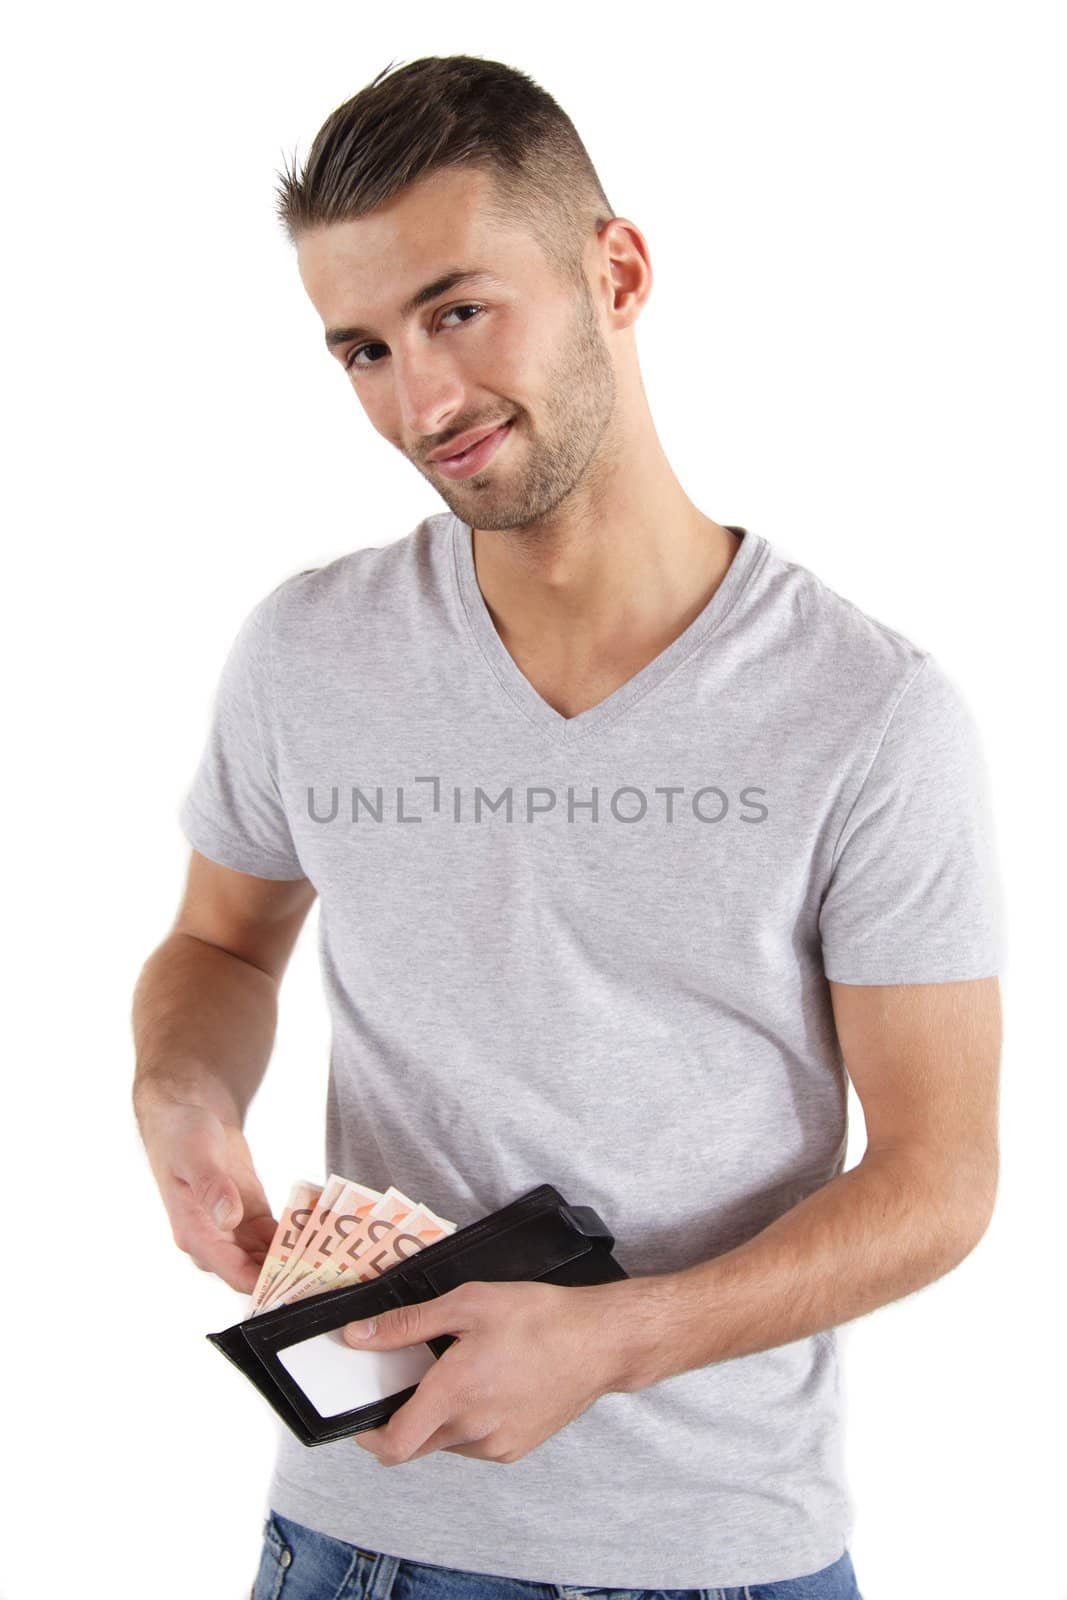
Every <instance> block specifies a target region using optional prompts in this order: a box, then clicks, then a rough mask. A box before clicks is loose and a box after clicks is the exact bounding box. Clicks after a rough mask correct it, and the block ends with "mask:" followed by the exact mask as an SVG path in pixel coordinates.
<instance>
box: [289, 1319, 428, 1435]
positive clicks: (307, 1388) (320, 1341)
mask: <svg viewBox="0 0 1067 1600" xmlns="http://www.w3.org/2000/svg"><path fill="white" fill-rule="evenodd" d="M278 1360H279V1361H280V1362H281V1364H282V1366H283V1367H284V1368H285V1369H286V1371H287V1372H288V1373H289V1374H290V1376H291V1377H292V1378H293V1379H294V1380H295V1381H296V1383H297V1384H299V1386H300V1388H301V1389H302V1390H303V1391H304V1393H305V1394H306V1395H307V1397H308V1399H309V1400H310V1401H311V1404H312V1405H313V1406H314V1407H315V1410H316V1411H317V1412H318V1413H319V1416H320V1417H336V1416H340V1415H341V1413H342V1412H345V1411H351V1410H353V1409H354V1407H356V1406H365V1405H370V1404H372V1403H373V1402H374V1401H376V1400H384V1399H386V1397H387V1396H388V1395H391V1394H398V1393H399V1392H400V1390H401V1389H409V1388H410V1387H411V1386H412V1384H416V1383H418V1382H419V1380H420V1379H421V1378H422V1377H424V1376H425V1374H426V1373H427V1372H429V1370H430V1368H431V1367H433V1366H436V1364H437V1358H436V1356H435V1355H434V1353H433V1351H432V1350H431V1349H430V1348H429V1346H428V1345H425V1344H412V1345H408V1346H406V1347H405V1348H404V1349H403V1350H360V1349H358V1348H355V1347H353V1346H352V1345H350V1344H346V1343H345V1340H344V1329H343V1328H331V1329H330V1331H329V1332H328V1333H316V1334H313V1335H312V1337H311V1338H310V1339H302V1340H301V1341H300V1343H299V1344H291V1345H287V1346H285V1348H284V1349H281V1350H279V1351H278Z"/></svg>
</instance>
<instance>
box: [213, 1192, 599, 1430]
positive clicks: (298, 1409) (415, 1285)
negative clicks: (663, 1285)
mask: <svg viewBox="0 0 1067 1600" xmlns="http://www.w3.org/2000/svg"><path fill="white" fill-rule="evenodd" d="M614 1243H615V1240H614V1237H613V1236H612V1234H611V1233H610V1232H609V1231H608V1229H607V1227H606V1226H605V1224H604V1222H603V1221H602V1220H601V1218H600V1217H599V1216H598V1215H597V1213H596V1212H595V1211H594V1210H593V1209H592V1208H591V1207H590V1206H572V1205H568V1204H567V1202H566V1200H564V1198H563V1196H562V1195H561V1194H560V1192H559V1190H558V1189H556V1188H555V1187H554V1186H553V1185H552V1184H550V1183H543V1184H540V1185H539V1186H538V1187H537V1188H536V1189H530V1190H528V1191H527V1193H526V1194H523V1195H520V1196H519V1198H518V1199H517V1200H513V1201H511V1202H510V1204H508V1205H506V1206H502V1207H501V1208H500V1209H499V1210H497V1211H491V1212H489V1214H488V1215H487V1216H484V1217H481V1218H480V1219H479V1220H478V1221H477V1222H471V1223H468V1224H467V1226H466V1227H463V1228H457V1229H456V1231H455V1233H451V1234H448V1235H446V1237H445V1238H443V1239H438V1240H437V1241H436V1243H434V1244H430V1245H426V1246H425V1248H424V1249H422V1250H418V1251H416V1252H415V1254H414V1255H411V1256H407V1257H406V1258H405V1259H404V1260H402V1261H397V1262H394V1263H393V1265H392V1266H391V1267H389V1268H387V1269H386V1271H385V1272H383V1273H381V1274H380V1275H379V1276H378V1277H376V1278H371V1279H369V1280H367V1281H366V1282H363V1283H354V1284H351V1285H349V1286H348V1287H347V1288H342V1289H328V1290H326V1291H324V1292H323V1293H322V1294H317V1295H311V1296H309V1297H308V1298H307V1299H305V1300H298V1301H296V1302H294V1303H293V1304H292V1305H281V1306H275V1307H274V1308H273V1310H271V1311H262V1312H260V1314H259V1315H258V1316H256V1317H250V1318H249V1319H248V1320H247V1321H245V1322H237V1323H235V1324H234V1325H233V1327H232V1328H226V1329H225V1330H224V1331H223V1332H222V1333H209V1334H208V1335H207V1338H208V1339H210V1340H211V1343H212V1344H213V1345H215V1346H216V1348H217V1349H219V1350H221V1351H222V1353H223V1355H225V1356H228V1357H229V1359H230V1360H231V1361H232V1362H233V1363H234V1365H235V1366H237V1367H240V1369H241V1371H242V1372H243V1373H244V1374H245V1376H246V1377H247V1378H249V1379H250V1380H251V1381H252V1383H254V1384H255V1386H256V1388H257V1389H258V1390H259V1392H260V1393H261V1394H262V1395H263V1396H264V1397H265V1398H266V1399H267V1400H269V1402H270V1404H271V1405H272V1406H273V1407H274V1409H275V1411H276V1412H277V1413H278V1415H279V1416H280V1417H281V1418H282V1420H283V1422H285V1423H287V1424H288V1426H289V1427H290V1428H291V1429H292V1431H293V1433H295V1434H296V1437H297V1438H298V1439H299V1440H300V1441H301V1443H303V1444H306V1445H316V1444H327V1443H329V1442H330V1441H331V1440H334V1439H344V1438H347V1437H348V1435H349V1434H353V1433H362V1432H363V1430H364V1429H365V1428H379V1427H381V1425H382V1424H383V1423H384V1422H387V1421H388V1420H389V1418H390V1417H391V1416H392V1415H393V1412H394V1411H397V1410H398V1409H399V1408H400V1406H402V1405H403V1404H404V1402H405V1400H407V1399H409V1398H410V1396H411V1395H413V1394H414V1392H415V1390H416V1388H417V1387H418V1383H419V1379H420V1378H421V1377H423V1376H424V1375H425V1373H427V1372H429V1371H430V1369H431V1368H432V1366H433V1364H434V1361H436V1360H437V1358H438V1357H439V1356H443V1355H444V1353H445V1351H446V1350H447V1349H448V1347H449V1345H450V1344H452V1343H453V1342H454V1341H453V1336H452V1335H451V1334H441V1335H440V1336H439V1337H438V1338H435V1339H429V1340H427V1341H426V1343H425V1344H417V1345H410V1346H408V1347H407V1348H406V1349H402V1350H369V1349H368V1350H360V1349H358V1348H356V1347H353V1346H351V1345H348V1344H346V1343H345V1342H344V1339H343V1337H342V1333H341V1330H342V1328H343V1326H344V1325H345V1323H348V1322H357V1321H359V1320H360V1319H361V1318H363V1317H372V1316H374V1315H375V1314H376V1313H377V1312H380V1311H388V1310H390V1309H391V1308H392V1307H393V1306H401V1305H413V1304H415V1303H416V1302H418V1301H421V1300H429V1299H431V1298H432V1297H433V1296H434V1295H439V1294H447V1293H448V1291H449V1290H450V1289H454V1288H456V1287H457V1285H459V1284H461V1283H467V1282H470V1281H472V1280H476V1281H479V1282H483V1283H484V1282H487V1281H494V1282H515V1281H518V1280H534V1279H536V1280H539V1281H542V1282H544V1283H559V1284H575V1285H578V1284H592V1283H611V1282H614V1281H616V1280H617V1279H620V1278H628V1277H629V1273H628V1272H626V1270H625V1269H624V1268H623V1267H621V1266H620V1265H619V1263H618V1262H617V1261H616V1259H615V1257H614V1256H613V1255H612V1253H611V1251H612V1246H613V1245H614Z"/></svg>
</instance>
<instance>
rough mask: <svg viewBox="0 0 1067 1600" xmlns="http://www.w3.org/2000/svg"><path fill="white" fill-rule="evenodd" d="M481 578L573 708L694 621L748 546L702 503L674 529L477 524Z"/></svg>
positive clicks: (520, 655)
mask: <svg viewBox="0 0 1067 1600" xmlns="http://www.w3.org/2000/svg"><path fill="white" fill-rule="evenodd" d="M472 537H473V552H474V561H475V569H476V572H477V577H478V585H479V588H480V589H481V591H482V595H483V597H484V599H485V603H486V606H487V608H488V610H489V613H490V616H491V617H492V620H493V623H494V625H495V627H496V630H497V632H498V633H499V635H500V637H501V640H502V642H503V643H504V645H505V647H506V648H507V650H508V652H509V654H510V655H511V656H512V658H513V659H514V661H515V663H516V665H517V666H518V667H519V669H520V671H521V672H522V673H523V674H524V676H525V677H526V678H528V679H529V681H530V682H531V683H532V684H533V686H534V687H535V688H536V689H537V690H538V692H539V693H540V694H541V695H542V697H543V698H544V699H545V700H547V701H548V702H549V704H551V705H553V706H554V707H555V708H556V709H557V710H558V711H559V712H560V714H561V715H563V716H567V717H570V716H577V715H578V714H579V713H580V712H581V711H583V710H585V709H587V708H588V706H590V705H595V704H598V703H599V702H600V701H601V700H603V699H605V698H606V697H607V695H609V694H611V693H612V692H613V691H614V690H615V689H616V688H618V687H620V685H621V684H623V683H625V682H626V681H627V680H628V679H629V678H631V677H633V676H634V675H635V673H637V672H639V671H640V670H641V669H642V667H644V666H645V665H647V663H648V662H650V661H652V660H654V659H655V657H656V656H658V655H660V654H661V652H662V651H664V650H665V649H667V647H668V646H669V645H670V644H671V643H673V641H674V640H675V639H676V638H677V637H678V636H679V634H681V633H683V632H684V631H685V629H686V628H687V627H689V625H690V623H692V622H693V621H694V620H695V618H696V617H697V616H699V614H700V612H701V611H703V609H704V607H705V606H706V605H707V604H708V602H709V601H710V600H711V598H712V596H713V595H714V593H715V591H716V590H717V589H718V587H719V585H720V584H721V583H722V581H723V579H724V577H725V576H726V573H727V570H728V569H729V566H730V563H731V562H732V560H733V559H734V556H735V555H736V554H737V551H738V549H739V548H740V539H739V537H738V535H737V534H734V533H731V532H730V531H729V529H728V528H724V527H722V526H721V525H720V524H719V523H716V522H713V521H712V520H711V519H710V518H708V517H705V516H703V515H702V514H701V513H700V512H698V511H696V509H695V508H693V512H692V516H691V517H689V518H687V519H686V520H685V522H684V523H682V524H680V525H675V526H674V527H673V528H670V529H669V530H668V529H665V528H664V525H663V524H662V523H661V524H659V525H658V526H656V527H655V528H652V529H650V528H647V527H645V528H640V527H635V526H634V525H633V524H629V525H628V524H626V523H625V522H623V523H620V525H619V526H618V527H617V528H615V529H612V530H600V531H597V530H592V531H589V530H587V529H582V530H580V531H578V532H575V533H574V534H573V536H571V537H569V538H567V539H560V538H558V537H556V538H553V539H552V540H551V542H550V543H549V541H547V540H546V541H545V543H544V544H543V545H539V544H538V542H537V541H536V540H534V539H531V538H530V536H529V535H527V534H521V535H519V537H518V538H516V537H515V536H514V535H513V534H512V533H511V532H510V531H508V530H502V531H491V532H485V531H483V530H480V529H475V530H474V532H473V535H472Z"/></svg>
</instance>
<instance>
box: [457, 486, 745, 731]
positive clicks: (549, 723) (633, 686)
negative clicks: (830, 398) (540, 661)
mask: <svg viewBox="0 0 1067 1600" xmlns="http://www.w3.org/2000/svg"><path fill="white" fill-rule="evenodd" d="M449 519H450V532H451V539H452V556H453V563H452V564H453V571H454V573H455V577H456V585H457V589H458V592H459V595H460V599H461V601H462V606H463V611H464V613H465V615H466V618H467V621H468V623H469V625H470V629H471V632H472V634H473V635H474V639H475V641H476V643H477V644H478V646H479V648H480V649H481V652H482V654H483V655H484V657H485V660H486V661H487V663H488V665H489V667H490V668H491V669H492V671H493V673H494V675H495V676H496V678H497V680H498V681H499V683H500V684H501V687H502V688H503V689H504V690H505V692H506V693H507V694H508V695H510V697H511V699H512V700H513V701H514V702H515V704H516V705H517V706H518V708H519V710H520V711H522V712H523V713H524V715H525V716H526V717H528V718H529V720H530V721H531V722H532V723H534V724H535V725H536V726H537V727H538V728H540V729H542V730H543V731H544V732H545V733H547V734H549V735H550V736H551V737H552V738H554V739H555V740H556V741H557V742H558V743H560V744H568V745H569V744H572V743H573V742H574V741H575V740H576V739H579V738H582V737H583V736H584V735H585V734H587V733H591V732H592V731H593V730H594V729H598V728H603V727H604V726H605V725H606V724H607V723H609V722H613V721H614V720H615V718H616V717H619V716H621V715H622V713H623V712H624V711H627V710H629V708H630V707H631V706H632V705H634V704H635V703H636V701H638V700H641V699H643V698H644V696H645V695H646V694H649V693H650V692H651V691H652V690H653V689H655V688H656V687H657V686H658V685H659V684H661V683H662V682H663V680H664V679H665V678H666V677H667V676H668V674H669V673H671V672H673V671H674V670H675V668H676V667H679V666H681V664H682V662H683V661H685V660H686V659H687V658H688V657H689V656H690V655H691V654H692V653H693V651H694V650H696V649H698V648H699V646H700V645H702V644H703V643H704V642H705V640H706V639H707V638H708V636H709V635H710V634H711V633H712V632H713V630H714V629H715V628H717V627H718V626H719V624H720V623H721V622H722V621H723V619H724V617H725V616H726V615H727V614H728V612H730V611H731V610H732V609H733V607H734V605H735V603H736V601H737V599H738V597H739V596H740V594H741V592H742V590H743V589H744V588H745V587H746V585H747V584H748V581H749V579H750V578H751V577H752V575H753V573H754V572H755V571H756V570H757V569H758V567H759V566H760V565H761V564H762V559H763V557H765V555H766V554H767V551H768V550H769V548H770V547H769V545H768V544H767V541H766V540H765V539H763V538H761V537H760V535H759V534H756V533H752V532H751V531H750V530H749V529H747V528H742V527H735V526H734V525H732V524H730V523H726V524H725V526H726V527H728V528H729V529H730V531H731V533H737V534H740V535H741V544H740V546H739V548H738V550H737V552H736V553H735V555H734V558H733V560H732V561H731V562H730V565H729V566H728V567H727V569H726V574H725V576H724V577H723V580H722V582H721V583H720V584H719V587H718V588H717V589H716V590H715V593H714V594H713V595H712V597H711V599H710V600H709V601H708V603H707V605H706V606H705V607H704V609H703V610H702V611H700V612H699V613H698V614H697V616H695V617H694V618H693V620H692V622H691V623H690V624H689V626H688V627H687V628H686V629H685V630H684V631H683V632H682V633H680V634H679V635H678V637H677V639H674V640H672V641H671V643H670V644H669V645H667V647H666V648H665V649H664V650H661V651H660V653H659V655H657V656H654V657H653V658H652V660H651V661H649V662H648V663H647V664H646V665H645V666H643V667H642V668H641V670H640V671H639V672H636V673H635V674H634V675H633V677H632V678H627V680H626V682H625V683H623V684H620V685H619V687H618V688H617V689H615V690H614V691H613V692H612V693H611V694H609V695H608V696H607V698H606V699H605V700H600V701H598V702H597V704H596V705H595V706H590V707H589V708H588V709H587V710H585V711H580V712H579V713H578V715H577V716H574V717H565V716H563V715H562V713H561V712H559V711H557V710H556V708H555V706H551V705H549V703H548V701H547V700H546V699H545V698H544V697H543V696H542V695H541V694H539V693H538V691H537V690H536V689H535V688H534V686H533V684H532V683H531V682H530V680H529V678H527V677H526V675H525V674H524V673H523V672H522V671H520V669H519V667H518V664H517V663H516V661H515V659H514V657H513V656H512V655H511V654H510V652H509V651H508V649H507V646H506V645H505V644H504V641H503V639H501V637H500V635H499V633H498V632H497V631H496V624H495V623H494V622H493V619H492V617H491V616H490V614H489V608H488V606H487V605H486V603H485V596H484V595H483V594H482V591H481V588H480V587H479V584H478V574H477V570H476V568H475V565H474V542H473V537H472V534H471V528H470V524H469V523H467V522H463V521H461V520H460V518H459V517H457V516H456V515H455V514H454V513H452V512H450V513H449Z"/></svg>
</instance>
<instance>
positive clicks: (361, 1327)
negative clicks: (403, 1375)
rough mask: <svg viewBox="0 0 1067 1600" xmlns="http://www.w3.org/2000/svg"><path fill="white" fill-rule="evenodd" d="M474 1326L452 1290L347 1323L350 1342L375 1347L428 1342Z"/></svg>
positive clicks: (382, 1348) (397, 1346) (345, 1327)
mask: <svg viewBox="0 0 1067 1600" xmlns="http://www.w3.org/2000/svg"><path fill="white" fill-rule="evenodd" d="M469 1327H470V1320H469V1318H467V1317H464V1316H463V1315H462V1314H461V1313H460V1312H459V1309H458V1307H457V1305H456V1302H455V1300H454V1299H453V1297H452V1294H451V1293H449V1294H440V1295H435V1296H434V1297H433V1299H431V1300H420V1301H418V1302H417V1304H415V1305H411V1306H393V1307H391V1309H390V1310H388V1311H380V1312H379V1313H378V1314H377V1316H374V1317H370V1318H369V1319H368V1320H367V1321H365V1322H347V1323H345V1325H344V1329H343V1332H344V1340H345V1343H346V1344H354V1345H373V1346H374V1348H375V1350H401V1349H403V1348H404V1346H405V1345H409V1344H420V1343H424V1342H425V1341H426V1340H427V1339H436V1338H438V1337H439V1336H440V1335H441V1334H443V1333H458V1332H459V1331H460V1330H461V1329H467V1328H469Z"/></svg>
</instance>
